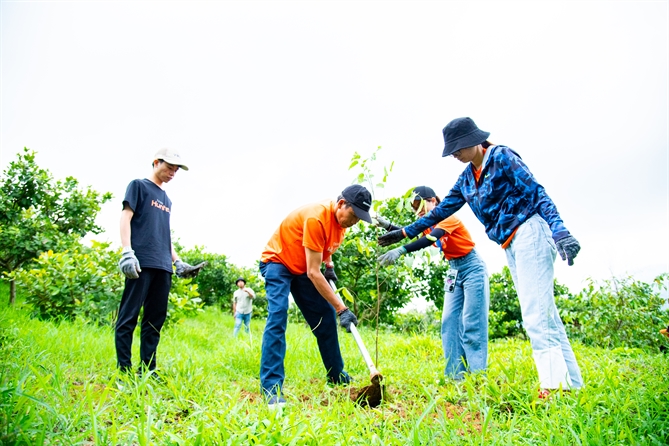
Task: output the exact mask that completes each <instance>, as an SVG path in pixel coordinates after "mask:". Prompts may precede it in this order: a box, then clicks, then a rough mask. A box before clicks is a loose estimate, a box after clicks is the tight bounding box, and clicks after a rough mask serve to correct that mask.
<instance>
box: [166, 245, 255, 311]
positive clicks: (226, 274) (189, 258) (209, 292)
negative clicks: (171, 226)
mask: <svg viewBox="0 0 669 446" xmlns="http://www.w3.org/2000/svg"><path fill="white" fill-rule="evenodd" d="M175 247H177V251H178V252H179V255H180V257H181V259H182V260H183V261H184V262H186V263H189V264H191V265H195V264H198V263H200V262H202V261H205V260H206V261H207V262H208V263H207V266H205V267H204V268H203V269H202V271H200V273H199V274H198V275H197V277H196V278H195V279H193V283H195V284H197V286H198V290H199V292H200V295H201V297H202V300H203V302H204V303H205V304H206V305H216V306H219V307H220V308H221V309H222V310H227V311H232V295H233V293H234V292H235V291H236V290H237V285H236V284H235V282H236V280H237V278H239V277H243V278H244V279H245V280H246V285H247V286H248V287H249V288H251V289H252V290H253V291H255V293H256V298H255V299H253V315H254V316H266V315H267V299H266V298H265V284H264V282H263V280H262V279H261V277H260V273H259V271H258V269H257V268H241V267H238V266H236V265H233V264H231V263H229V262H228V260H227V258H226V256H225V255H223V254H213V253H209V252H205V250H204V246H195V248H193V249H189V250H184V249H182V248H181V247H180V246H179V245H178V243H175Z"/></svg>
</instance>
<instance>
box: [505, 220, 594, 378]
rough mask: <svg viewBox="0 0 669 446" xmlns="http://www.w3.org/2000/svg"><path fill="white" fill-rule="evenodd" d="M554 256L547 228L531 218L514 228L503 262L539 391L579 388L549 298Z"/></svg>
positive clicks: (573, 361)
mask: <svg viewBox="0 0 669 446" xmlns="http://www.w3.org/2000/svg"><path fill="white" fill-rule="evenodd" d="M556 252H557V249H556V248H555V243H554V242H553V237H552V235H551V230H550V228H549V227H548V224H547V223H546V222H545V221H544V219H543V218H541V217H540V216H539V215H534V216H532V217H531V218H530V219H529V220H527V221H526V222H525V223H523V224H522V225H520V227H519V228H518V231H517V232H516V235H515V236H514V237H513V240H512V241H511V244H510V245H509V247H508V248H507V249H506V258H507V261H508V263H509V270H510V271H511V276H512V277H513V283H514V284H515V286H516V292H517V294H518V300H519V301H520V310H521V313H522V315H523V327H524V328H525V331H526V332H527V335H528V337H529V338H530V344H531V345H532V355H533V356H534V362H535V364H536V366H537V372H538V375H539V385H540V387H541V388H545V389H557V388H560V387H562V388H563V389H569V388H579V387H582V386H583V378H582V377H581V371H580V369H579V367H578V364H577V362H576V357H575V356H574V352H573V350H572V348H571V344H570V343H569V339H567V333H566V332H565V329H564V325H563V324H562V319H561V318H560V314H559V313H558V309H557V307H556V305H555V297H554V294H553V280H554V273H553V263H554V262H555V254H556Z"/></svg>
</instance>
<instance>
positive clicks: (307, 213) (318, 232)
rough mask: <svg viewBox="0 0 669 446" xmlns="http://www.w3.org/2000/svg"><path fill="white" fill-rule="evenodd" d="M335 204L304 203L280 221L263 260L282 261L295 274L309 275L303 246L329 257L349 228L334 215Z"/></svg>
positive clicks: (328, 202)
mask: <svg viewBox="0 0 669 446" xmlns="http://www.w3.org/2000/svg"><path fill="white" fill-rule="evenodd" d="M335 209H336V203H335V202H332V201H330V200H328V201H323V202H320V203H314V204H308V205H305V206H302V207H300V208H298V209H296V210H294V211H293V212H291V213H290V214H288V216H287V217H286V218H285V219H284V220H283V221H282V222H281V224H280V225H279V227H278V228H277V230H276V231H274V234H273V235H272V237H271V238H270V240H269V242H267V245H266V246H265V250H264V251H263V253H262V256H261V258H260V261H261V262H263V263H265V262H278V263H281V264H283V265H284V266H285V267H286V268H288V270H289V271H290V272H291V273H292V274H296V275H297V274H306V272H307V258H306V253H305V251H304V248H309V249H311V250H312V251H317V252H322V253H323V259H324V260H325V259H327V258H329V257H330V256H331V255H332V254H333V253H334V252H335V251H336V250H337V248H339V245H341V242H342V240H343V239H344V234H345V233H346V229H345V228H342V227H341V226H340V225H339V223H338V222H337V219H336V218H335Z"/></svg>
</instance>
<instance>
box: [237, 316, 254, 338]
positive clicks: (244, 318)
mask: <svg viewBox="0 0 669 446" xmlns="http://www.w3.org/2000/svg"><path fill="white" fill-rule="evenodd" d="M242 322H243V323H244V329H245V330H246V332H247V333H249V331H250V330H249V327H251V313H248V314H242V313H240V312H235V331H234V333H233V334H234V336H237V333H239V329H240V328H241V326H242Z"/></svg>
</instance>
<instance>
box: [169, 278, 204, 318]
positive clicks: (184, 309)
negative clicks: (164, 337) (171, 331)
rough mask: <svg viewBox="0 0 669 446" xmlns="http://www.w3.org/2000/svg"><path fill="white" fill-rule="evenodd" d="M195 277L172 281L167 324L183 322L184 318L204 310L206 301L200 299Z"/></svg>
mask: <svg viewBox="0 0 669 446" xmlns="http://www.w3.org/2000/svg"><path fill="white" fill-rule="evenodd" d="M192 281H193V279H176V280H173V281H172V287H171V288H170V294H169V300H168V303H167V319H166V320H165V326H168V325H172V324H178V323H181V322H182V321H183V320H184V319H186V318H189V317H193V316H196V315H197V314H198V313H201V312H202V307H204V302H202V299H200V293H199V292H198V290H197V288H198V287H197V284H196V283H191V282H192Z"/></svg>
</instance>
